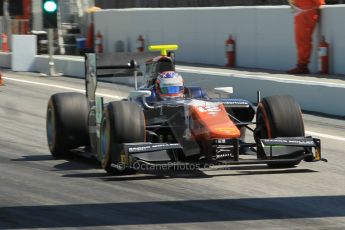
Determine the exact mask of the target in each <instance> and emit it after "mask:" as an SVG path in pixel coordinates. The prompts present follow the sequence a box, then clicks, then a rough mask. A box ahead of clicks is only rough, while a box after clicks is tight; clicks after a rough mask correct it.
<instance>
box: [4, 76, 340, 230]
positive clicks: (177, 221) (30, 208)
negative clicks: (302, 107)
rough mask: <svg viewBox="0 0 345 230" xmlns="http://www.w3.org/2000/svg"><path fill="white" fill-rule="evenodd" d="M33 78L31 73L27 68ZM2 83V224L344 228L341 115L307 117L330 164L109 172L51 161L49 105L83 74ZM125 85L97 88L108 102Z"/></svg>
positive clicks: (89, 164)
mask: <svg viewBox="0 0 345 230" xmlns="http://www.w3.org/2000/svg"><path fill="white" fill-rule="evenodd" d="M31 75H32V74H31ZM5 81H6V86H0V229H23V228H25V229H33V228H42V229H50V228H54V229H75V228H82V229H115V228H116V229H120V228H122V229H137V228H139V227H140V228H143V229H166V228H173V229H344V228H345V167H344V165H345V152H344V145H345V135H344V129H345V121H344V120H337V119H331V118H324V117H318V116H312V115H304V119H305V125H306V129H307V130H308V131H309V132H312V133H313V134H314V135H319V136H321V139H322V151H323V156H324V157H326V158H327V159H328V160H329V162H328V163H324V162H318V163H305V162H302V163H301V164H300V165H299V166H298V167H295V168H291V169H270V168H267V167H266V166H265V165H262V166H241V167H240V166H238V167H237V166H236V167H231V170H229V169H222V170H203V171H194V172H179V173H175V174H173V173H170V172H150V171H148V172H140V173H139V174H136V175H129V176H108V175H107V174H106V173H105V172H104V171H103V170H102V169H100V167H99V164H98V163H97V162H96V161H95V160H92V159H89V158H82V157H79V156H73V157H71V158H70V159H66V160H56V159H54V158H53V157H52V156H51V155H50V153H49V151H48V148H47V143H46V142H47V141H46V135H45V110H46V104H47V101H48V98H49V96H50V95H52V94H53V93H57V92H66V91H75V90H83V86H84V83H83V81H81V80H77V79H70V78H52V79H46V78H42V77H37V76H29V75H24V74H20V75H17V74H13V73H7V74H6V78H5ZM128 90H129V88H128V87H125V86H116V85H115V86H114V85H112V86H110V85H107V84H100V90H99V92H100V93H101V94H102V95H103V96H107V98H108V100H114V99H118V96H126V92H127V91H128Z"/></svg>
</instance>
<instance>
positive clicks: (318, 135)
mask: <svg viewBox="0 0 345 230" xmlns="http://www.w3.org/2000/svg"><path fill="white" fill-rule="evenodd" d="M4 79H7V80H10V81H17V82H22V83H26V84H32V85H40V86H47V87H53V88H58V89H65V90H71V91H76V92H81V93H85V90H82V89H77V88H72V87H66V86H62V85H55V84H47V83H42V82H35V81H28V80H23V79H16V78H11V77H4ZM97 95H99V96H102V97H108V98H113V99H122V98H123V97H120V96H115V95H109V94H103V93H97ZM306 134H308V135H312V136H316V137H323V138H327V139H332V140H337V141H344V142H345V137H339V136H333V135H329V134H323V133H317V132H311V131H306Z"/></svg>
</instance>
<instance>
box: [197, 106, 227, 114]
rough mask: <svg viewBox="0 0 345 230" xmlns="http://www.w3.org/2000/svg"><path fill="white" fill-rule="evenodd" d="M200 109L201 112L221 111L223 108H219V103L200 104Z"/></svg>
mask: <svg viewBox="0 0 345 230" xmlns="http://www.w3.org/2000/svg"><path fill="white" fill-rule="evenodd" d="M198 110H199V112H201V113H206V112H208V113H216V112H220V111H221V109H220V108H219V106H218V105H204V106H198Z"/></svg>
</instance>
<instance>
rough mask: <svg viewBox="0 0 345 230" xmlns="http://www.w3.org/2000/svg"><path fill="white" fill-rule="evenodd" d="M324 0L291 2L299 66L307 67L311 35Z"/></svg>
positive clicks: (310, 48) (296, 0) (295, 0)
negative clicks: (293, 9)
mask: <svg viewBox="0 0 345 230" xmlns="http://www.w3.org/2000/svg"><path fill="white" fill-rule="evenodd" d="M323 4H325V0H293V5H294V6H295V7H297V8H296V9H297V11H296V14H295V41H296V46H297V56H298V61H297V64H299V65H308V64H309V60H310V55H311V51H312V35H313V31H314V28H315V26H316V23H317V21H318V19H319V8H320V6H321V5H323Z"/></svg>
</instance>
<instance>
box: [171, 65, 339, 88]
mask: <svg viewBox="0 0 345 230" xmlns="http://www.w3.org/2000/svg"><path fill="white" fill-rule="evenodd" d="M176 70H177V71H181V72H186V73H198V74H209V75H214V76H226V77H239V78H247V79H255V80H270V81H275V82H283V83H298V84H304V85H319V86H327V87H335V88H345V84H339V83H332V82H321V81H308V80H299V79H284V78H277V77H270V76H264V75H251V74H243V73H230V72H219V71H211V70H197V69H192V68H188V67H177V66H176Z"/></svg>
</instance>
